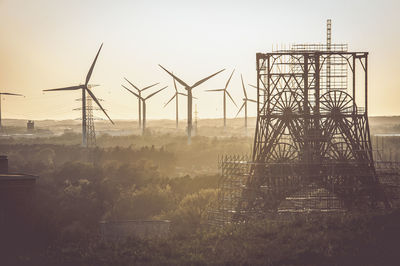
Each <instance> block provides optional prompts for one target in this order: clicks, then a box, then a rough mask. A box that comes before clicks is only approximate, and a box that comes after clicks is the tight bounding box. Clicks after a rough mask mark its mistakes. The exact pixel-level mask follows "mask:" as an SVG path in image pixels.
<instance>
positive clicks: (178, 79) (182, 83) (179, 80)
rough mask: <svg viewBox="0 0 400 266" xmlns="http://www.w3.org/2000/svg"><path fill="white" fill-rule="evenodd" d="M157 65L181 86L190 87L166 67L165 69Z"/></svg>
mask: <svg viewBox="0 0 400 266" xmlns="http://www.w3.org/2000/svg"><path fill="white" fill-rule="evenodd" d="M159 66H160V67H161V68H162V69H164V70H165V72H167V73H168V74H169V75H170V76H171V77H173V78H174V79H175V80H176V81H178V82H179V83H180V84H181V85H182V86H183V87H185V88H188V87H190V86H189V85H187V84H186V83H185V82H184V81H183V80H181V79H180V78H178V77H177V76H175V75H174V74H172V73H171V72H169V71H168V70H167V69H165V68H164V67H163V66H162V65H160V64H159Z"/></svg>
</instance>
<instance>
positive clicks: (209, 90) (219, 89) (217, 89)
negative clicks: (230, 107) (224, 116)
mask: <svg viewBox="0 0 400 266" xmlns="http://www.w3.org/2000/svg"><path fill="white" fill-rule="evenodd" d="M205 91H224V89H216V90H205Z"/></svg>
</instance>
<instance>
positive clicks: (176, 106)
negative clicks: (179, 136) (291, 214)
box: [164, 79, 196, 129]
mask: <svg viewBox="0 0 400 266" xmlns="http://www.w3.org/2000/svg"><path fill="white" fill-rule="evenodd" d="M173 80H174V88H175V94H174V96H172V98H171V99H170V100H169V101H168V102H167V103H166V104H165V105H164V108H165V107H166V106H167V105H168V104H169V103H170V102H171V101H172V100H173V99H174V98H175V119H176V129H178V123H179V116H178V106H179V104H178V95H183V96H187V94H184V93H182V92H178V88H177V87H176V81H175V79H173ZM193 98H195V97H193ZM195 99H196V98H195Z"/></svg>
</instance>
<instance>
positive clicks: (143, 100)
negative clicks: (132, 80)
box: [122, 85, 168, 136]
mask: <svg viewBox="0 0 400 266" xmlns="http://www.w3.org/2000/svg"><path fill="white" fill-rule="evenodd" d="M122 87H124V88H125V89H126V90H127V91H129V92H130V93H132V94H133V95H135V96H136V97H137V98H138V99H139V100H141V101H142V103H143V125H142V135H143V136H144V135H145V134H146V100H148V99H149V98H151V97H153V96H154V95H156V94H157V93H159V92H160V91H162V90H164V89H165V88H167V87H168V86H165V87H164V88H162V89H159V90H158V91H156V92H153V93H152V94H150V95H148V96H147V97H144V98H143V97H142V96H141V95H139V94H136V93H134V92H133V91H131V90H130V89H128V88H127V87H125V86H124V85H122Z"/></svg>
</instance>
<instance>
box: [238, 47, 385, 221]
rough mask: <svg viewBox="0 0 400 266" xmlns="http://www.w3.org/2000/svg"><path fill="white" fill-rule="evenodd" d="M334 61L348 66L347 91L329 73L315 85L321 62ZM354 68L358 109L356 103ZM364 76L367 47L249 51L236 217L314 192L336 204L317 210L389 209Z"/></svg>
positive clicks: (323, 65)
mask: <svg viewBox="0 0 400 266" xmlns="http://www.w3.org/2000/svg"><path fill="white" fill-rule="evenodd" d="M338 58H341V59H344V60H345V61H346V62H347V66H348V68H349V70H350V74H351V81H352V84H351V86H350V90H349V91H350V92H349V93H348V92H347V88H343V86H341V87H340V88H336V87H335V84H342V83H340V82H339V83H336V82H335V79H336V78H340V77H335V75H332V74H330V73H329V76H330V79H331V82H330V84H329V85H330V86H329V87H328V86H323V85H322V82H321V80H322V79H323V78H322V77H321V72H322V69H324V68H326V62H327V60H328V59H330V60H329V61H330V62H335V61H338ZM360 66H361V68H360V69H361V70H362V71H361V73H362V76H363V79H362V80H363V81H364V84H363V90H364V95H362V96H363V97H358V98H364V99H363V101H361V104H359V105H361V108H360V107H358V106H357V101H356V99H357V97H356V92H358V91H359V90H357V88H359V87H357V85H358V84H356V81H357V77H356V73H357V72H356V68H359V67H360ZM367 73H368V53H367V52H347V51H319V50H304V51H298V50H288V51H278V52H272V53H258V54H257V88H258V89H257V106H258V107H257V108H258V109H257V111H258V114H257V125H256V132H255V138H254V146H253V157H252V159H251V167H250V172H249V177H248V179H247V183H246V186H245V188H244V189H243V191H242V197H241V201H240V203H239V205H238V206H237V210H236V212H237V213H238V214H239V215H240V214H248V213H257V214H258V215H260V214H263V213H268V212H276V211H279V209H280V208H281V207H282V202H283V201H284V200H288V199H293V198H296V197H297V196H296V197H294V195H299V194H307V193H308V194H310V193H311V194H312V193H314V194H318V193H320V192H321V191H323V192H324V193H325V194H326V195H329V196H327V197H328V198H332V199H334V200H335V201H338V200H339V201H340V203H339V204H333V205H332V204H323V207H321V205H320V207H321V208H320V209H324V210H325V211H329V210H332V209H338V208H340V209H342V208H344V209H353V208H359V207H371V206H372V207H373V206H377V205H379V204H381V205H384V206H386V207H388V206H389V203H388V201H387V199H386V197H385V195H384V193H383V190H382V189H381V186H380V183H379V180H378V177H377V174H376V170H375V165H374V159H373V154H372V148H371V138H370V131H369V125H368V77H367ZM357 96H358V95H357ZM317 191H319V192H317ZM297 198H299V197H297ZM303 198H304V197H303ZM304 199H305V198H304ZM317 205H318V204H317ZM317 205H315V204H314V206H317ZM303 209H304V208H303ZM308 209H310V208H308Z"/></svg>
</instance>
